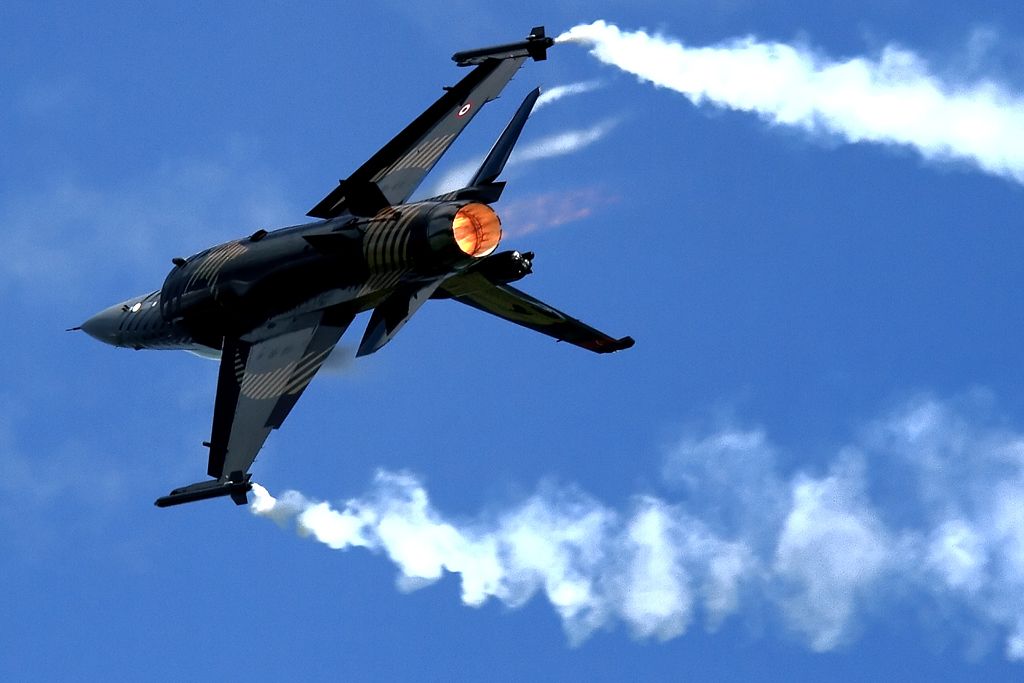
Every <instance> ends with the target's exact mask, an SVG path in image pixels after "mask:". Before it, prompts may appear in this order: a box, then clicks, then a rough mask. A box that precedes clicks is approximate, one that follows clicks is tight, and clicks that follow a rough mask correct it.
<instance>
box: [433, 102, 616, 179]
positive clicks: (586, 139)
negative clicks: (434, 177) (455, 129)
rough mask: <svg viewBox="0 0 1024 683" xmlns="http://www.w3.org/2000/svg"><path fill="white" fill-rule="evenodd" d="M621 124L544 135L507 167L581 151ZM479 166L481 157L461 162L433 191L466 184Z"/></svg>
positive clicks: (514, 154) (516, 153)
mask: <svg viewBox="0 0 1024 683" xmlns="http://www.w3.org/2000/svg"><path fill="white" fill-rule="evenodd" d="M617 123H618V122H617V121H615V120H613V119H609V120H606V121H602V122H600V123H597V124H594V125H593V126H591V127H590V128H574V129H571V130H566V131H562V132H561V133H555V134H553V135H548V136H546V137H543V138H541V139H539V140H536V141H534V142H532V143H530V144H529V145H525V146H523V147H517V148H516V149H515V150H514V151H513V152H512V156H511V157H510V158H509V160H508V163H507V164H506V168H511V167H513V166H515V165H516V164H522V163H526V162H529V161H539V160H541V159H548V158H551V157H557V156H563V155H566V154H572V153H574V152H578V151H579V150H581V149H583V148H584V147H588V146H590V145H592V144H594V143H595V142H597V141H599V140H600V139H601V138H603V137H604V136H605V135H607V134H608V133H610V132H611V130H612V129H613V128H614V127H615V126H616V124H617ZM479 167H480V161H479V160H476V161H467V162H465V163H462V164H458V165H457V166H455V167H453V168H452V169H451V170H449V171H448V172H447V173H445V174H444V175H443V176H441V178H440V179H439V180H438V181H437V183H436V184H435V185H434V188H433V190H431V193H432V194H434V195H439V194H444V193H445V192H451V191H452V190H457V189H459V188H462V187H465V186H466V184H467V183H468V182H469V181H470V180H471V179H472V178H473V174H474V173H475V172H476V170H477V168H479Z"/></svg>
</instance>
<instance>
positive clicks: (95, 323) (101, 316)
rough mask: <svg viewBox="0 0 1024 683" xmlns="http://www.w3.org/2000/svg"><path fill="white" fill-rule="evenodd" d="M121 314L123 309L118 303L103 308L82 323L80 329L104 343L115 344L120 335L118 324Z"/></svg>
mask: <svg viewBox="0 0 1024 683" xmlns="http://www.w3.org/2000/svg"><path fill="white" fill-rule="evenodd" d="M122 315H123V311H122V310H121V305H120V304H118V305H116V306H111V307H110V308H104V309H103V310H102V311H100V312H99V313H97V314H96V315H94V316H93V317H91V318H89V319H88V320H86V321H85V322H84V323H82V331H83V332H85V333H86V334H87V335H89V336H90V337H92V338H93V339H96V340H99V341H101V342H103V343H104V344H111V345H113V346H117V345H118V337H119V336H120V334H119V333H120V330H119V329H118V326H119V323H120V319H121V316H122Z"/></svg>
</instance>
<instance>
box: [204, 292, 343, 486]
mask: <svg viewBox="0 0 1024 683" xmlns="http://www.w3.org/2000/svg"><path fill="white" fill-rule="evenodd" d="M352 319H353V314H352V313H351V312H348V311H346V310H337V309H328V310H327V311H324V312H323V313H322V314H321V315H320V316H319V319H316V318H314V319H313V320H310V321H308V322H309V324H306V325H303V326H298V327H296V328H293V329H292V330H290V331H288V332H285V333H284V334H281V335H278V336H275V337H271V338H269V339H265V340H262V341H256V342H247V341H244V340H243V339H225V340H224V350H223V352H222V354H221V361H220V374H219V376H218V379H217V399H216V402H215V404H214V409H213V433H212V436H211V438H210V442H209V448H210V462H209V469H208V473H209V475H210V476H211V477H216V478H217V479H218V480H220V481H224V480H231V481H237V480H239V479H240V478H241V477H243V476H244V475H245V473H246V472H247V471H248V469H249V466H250V465H252V462H253V460H255V459H256V454H257V453H259V451H260V448H262V447H263V442H264V441H266V439H267V436H268V435H269V434H270V430H271V429H277V428H278V427H280V426H281V424H282V423H283V422H284V419H285V418H286V417H287V416H288V413H289V412H290V411H291V409H292V407H293V406H294V405H295V403H296V401H298V400H299V396H301V395H302V392H303V390H304V389H305V388H306V386H307V385H308V384H309V382H310V381H311V380H312V379H313V375H315V374H316V372H317V370H319V369H320V366H321V365H323V362H324V361H325V360H326V359H327V356H328V355H330V353H331V351H332V350H333V349H334V346H335V344H337V343H338V340H339V339H340V338H341V335H342V334H344V332H345V329H346V328H347V327H348V326H349V324H350V323H351V322H352Z"/></svg>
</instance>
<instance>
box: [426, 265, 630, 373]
mask: <svg viewBox="0 0 1024 683" xmlns="http://www.w3.org/2000/svg"><path fill="white" fill-rule="evenodd" d="M442 291H443V293H445V294H447V295H449V296H451V297H452V298H453V299H455V300H456V301H459V302H461V303H464V304H466V305H467V306H472V307H473V308H477V309H480V310H481V311H485V312H487V313H490V314H491V315H496V316H498V317H499V318H504V319H505V320H508V321H509V322H513V323H515V324H517V325H522V326H523V327H528V328H530V329H531V330H535V331H537V332H540V333H541V334H546V335H548V336H549V337H554V338H555V339H557V340H558V341H565V342H569V343H570V344H575V345H576V346H579V347H581V348H584V349H587V350H588V351H594V352H595V353H612V352H614V351H621V350H623V349H628V348H630V347H631V346H633V343H634V342H633V338H632V337H622V338H621V339H615V338H614V337H609V336H608V335H607V334H605V333H604V332H600V331H598V330H595V329H594V328H593V327H590V326H589V325H586V324H584V323H582V322H580V321H579V320H577V319H576V318H573V317H571V316H569V315H566V314H565V313H563V312H561V311H559V310H558V309H556V308H554V307H552V306H549V305H547V304H546V303H544V302H543V301H539V300H537V299H534V298H533V297H532V296H530V295H529V294H526V293H524V292H520V291H519V290H518V289H516V288H514V287H510V286H509V285H496V284H494V283H492V282H491V281H490V280H488V279H487V278H486V277H485V276H484V275H482V274H480V273H473V272H471V273H465V274H462V275H456V276H455V277H452V278H449V279H448V280H447V281H445V283H444V284H443V285H442Z"/></svg>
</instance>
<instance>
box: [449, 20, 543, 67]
mask: <svg viewBox="0 0 1024 683" xmlns="http://www.w3.org/2000/svg"><path fill="white" fill-rule="evenodd" d="M554 44H555V39H554V38H550V37H548V36H546V35H544V27H543V26H535V27H534V28H533V29H531V31H530V35H528V36H526V40H523V41H520V42H518V43H506V44H504V45H492V46H491V47H480V48H477V49H475V50H463V51H462V52H456V53H455V54H453V55H452V60H453V61H454V62H455V63H456V64H458V65H459V66H473V65H476V64H482V63H483V62H485V61H487V60H488V59H509V58H512V57H532V58H533V59H534V60H536V61H538V62H540V61H543V60H545V59H547V58H548V48H549V47H551V46H552V45H554Z"/></svg>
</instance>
